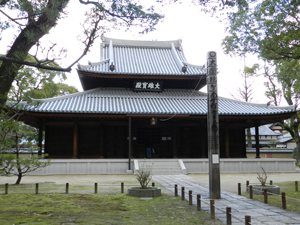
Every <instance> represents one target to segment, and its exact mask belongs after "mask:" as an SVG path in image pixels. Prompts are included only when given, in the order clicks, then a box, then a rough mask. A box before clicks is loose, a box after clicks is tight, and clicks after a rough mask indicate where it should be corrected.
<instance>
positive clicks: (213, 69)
mask: <svg viewBox="0 0 300 225" xmlns="http://www.w3.org/2000/svg"><path fill="white" fill-rule="evenodd" d="M206 83H207V109H208V111H207V134H208V159H209V195H210V198H211V199H220V198H221V184H220V162H219V161H220V145H219V112H218V86H217V53H216V52H213V51H210V52H208V53H207V73H206Z"/></svg>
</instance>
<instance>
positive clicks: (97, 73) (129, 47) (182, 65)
mask: <svg viewBox="0 0 300 225" xmlns="http://www.w3.org/2000/svg"><path fill="white" fill-rule="evenodd" d="M181 42H182V41H181V40H180V39H179V40H174V41H141V40H121V39H114V38H108V37H105V36H102V44H101V49H100V55H101V57H100V62H90V63H89V65H79V64H78V74H79V77H80V79H81V82H82V85H83V88H84V89H85V90H86V89H90V88H92V87H88V88H85V87H84V86H85V85H86V84H85V83H86V82H88V81H86V80H84V79H82V78H84V77H94V78H95V77H97V78H99V77H102V78H105V79H108V78H118V75H122V79H124V78H125V79H126V78H129V79H139V77H140V78H143V79H175V80H176V79H191V80H193V79H199V78H200V77H202V76H205V75H206V70H205V68H204V66H197V65H192V64H190V63H188V62H187V61H186V58H185V56H184V53H183V50H182V45H181ZM203 80H205V79H203ZM104 83H105V82H102V84H104ZM106 83H107V82H106ZM87 86H88V85H87ZM100 86H101V85H100ZM201 86H203V85H201ZM98 87H99V86H98ZM93 88H94V87H93ZM176 88H180V87H178V86H176ZM182 88H189V87H182Z"/></svg>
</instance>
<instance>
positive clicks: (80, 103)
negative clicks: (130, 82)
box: [29, 88, 295, 115]
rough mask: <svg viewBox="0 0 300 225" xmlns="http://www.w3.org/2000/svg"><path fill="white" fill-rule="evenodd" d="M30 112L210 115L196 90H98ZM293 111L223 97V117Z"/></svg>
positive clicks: (51, 101) (44, 102)
mask: <svg viewBox="0 0 300 225" xmlns="http://www.w3.org/2000/svg"><path fill="white" fill-rule="evenodd" d="M39 101H41V102H42V104H41V105H39V107H37V108H34V107H32V108H31V109H30V110H29V111H35V112H48V113H96V114H154V115H155V114H157V115H162V114H167V115H173V114H177V115H206V114H207V94H206V93H202V92H198V91H193V90H175V89H172V90H171V89H169V90H164V91H163V92H133V91H131V90H129V89H104V88H96V89H91V90H88V91H84V92H79V93H75V94H71V95H65V96H61V97H55V98H50V99H42V100H39ZM294 111H295V110H294V108H293V107H274V106H266V104H263V105H262V104H251V103H245V102H240V101H236V100H231V99H227V98H222V97H219V114H220V115H272V114H282V113H290V112H294Z"/></svg>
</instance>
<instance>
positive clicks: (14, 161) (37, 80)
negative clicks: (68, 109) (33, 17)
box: [0, 57, 78, 184]
mask: <svg viewBox="0 0 300 225" xmlns="http://www.w3.org/2000/svg"><path fill="white" fill-rule="evenodd" d="M27 60H28V61H31V60H32V57H27ZM49 65H52V66H53V67H55V66H57V65H56V64H54V63H50V64H49ZM65 79H66V75H65V74H64V73H63V72H59V71H51V70H45V69H39V70H38V69H36V68H32V67H28V66H22V68H21V69H20V70H19V73H18V75H17V79H16V81H15V82H14V83H13V85H12V87H11V89H10V92H9V94H8V98H9V100H10V101H9V102H8V104H6V105H5V106H4V110H2V111H1V112H0V121H1V126H0V153H1V154H0V169H1V174H2V175H6V176H10V175H15V176H17V177H18V178H17V181H16V184H20V182H21V179H22V177H23V176H25V175H26V174H27V173H29V172H32V171H35V170H37V169H39V168H41V167H45V166H48V165H49V164H50V161H49V160H47V161H40V159H42V158H43V156H42V155H40V154H39V156H34V155H31V156H30V157H27V158H22V157H20V149H19V146H20V144H21V143H22V144H23V145H24V144H26V145H27V147H32V142H35V143H37V142H38V141H39V140H38V131H37V129H35V128H34V127H30V126H28V125H26V124H24V123H22V122H19V121H18V120H19V117H20V116H21V115H22V114H23V111H24V109H25V108H26V107H33V106H35V105H36V104H39V102H38V101H35V100H33V99H32V98H37V99H41V98H49V97H54V96H57V95H61V94H65V93H75V92H77V91H78V90H77V89H76V88H75V87H72V86H68V85H66V84H63V83H55V81H56V80H59V81H63V80H65ZM24 101H25V102H24ZM8 153H9V154H8Z"/></svg>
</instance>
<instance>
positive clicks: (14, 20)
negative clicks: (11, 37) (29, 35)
mask: <svg viewBox="0 0 300 225" xmlns="http://www.w3.org/2000/svg"><path fill="white" fill-rule="evenodd" d="M0 12H1V13H2V14H3V15H5V16H6V17H7V18H8V19H10V20H11V21H13V22H15V23H16V24H18V25H19V26H25V25H23V24H21V23H19V22H17V21H16V20H17V19H14V18H11V17H10V16H9V15H7V14H6V13H5V12H3V11H2V10H1V9H0Z"/></svg>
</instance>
